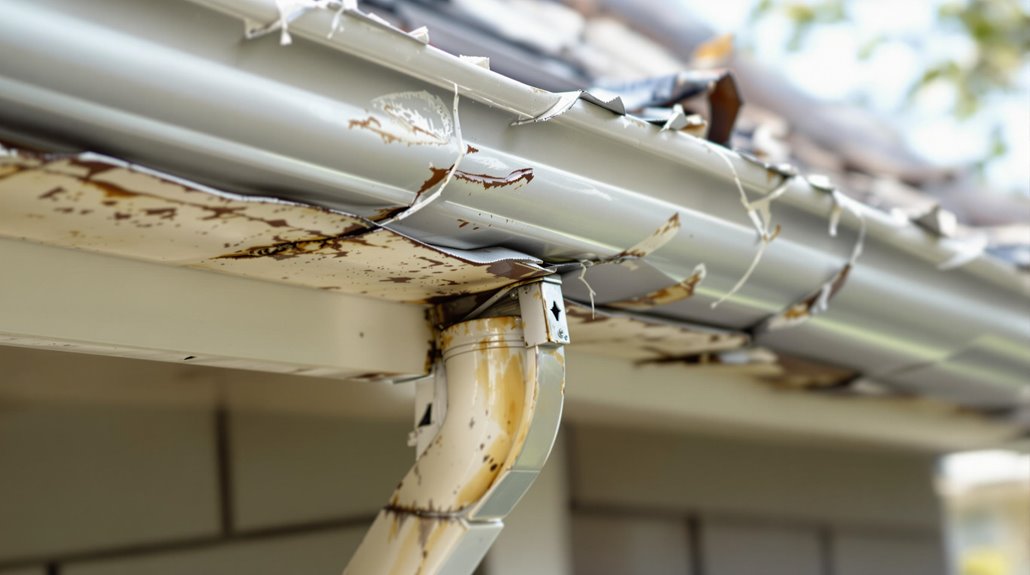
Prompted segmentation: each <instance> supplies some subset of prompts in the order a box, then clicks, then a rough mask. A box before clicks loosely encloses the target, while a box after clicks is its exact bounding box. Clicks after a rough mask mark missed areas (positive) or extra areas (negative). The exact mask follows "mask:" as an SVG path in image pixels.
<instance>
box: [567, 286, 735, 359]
mask: <svg viewBox="0 0 1030 575" xmlns="http://www.w3.org/2000/svg"><path fill="white" fill-rule="evenodd" d="M565 311H566V314H568V322H569V331H570V332H571V335H572V336H573V337H574V338H575V342H576V343H575V345H576V349H577V350H581V351H583V352H586V353H596V354H601V355H606V356H611V357H620V358H624V359H629V360H634V361H640V360H648V359H655V358H660V357H667V356H684V355H692V354H700V353H716V352H724V351H729V350H734V349H740V348H741V347H743V346H746V345H747V344H748V342H749V341H750V338H749V336H748V335H747V334H745V333H742V332H734V331H725V330H715V329H711V328H707V327H701V326H690V325H686V324H681V323H671V322H663V321H660V320H656V319H652V318H645V317H641V316H634V315H629V314H625V313H619V312H618V311H612V310H608V309H600V310H596V313H595V312H592V311H591V310H590V309H589V308H588V307H586V306H584V305H582V304H578V303H575V302H572V301H568V300H566V301H565Z"/></svg>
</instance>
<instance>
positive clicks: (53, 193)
mask: <svg viewBox="0 0 1030 575" xmlns="http://www.w3.org/2000/svg"><path fill="white" fill-rule="evenodd" d="M64 192H65V190H64V188H62V187H60V186H58V187H56V188H53V189H51V190H48V191H46V192H43V193H42V194H40V195H39V199H41V200H56V199H57V195H58V194H63V193H64Z"/></svg>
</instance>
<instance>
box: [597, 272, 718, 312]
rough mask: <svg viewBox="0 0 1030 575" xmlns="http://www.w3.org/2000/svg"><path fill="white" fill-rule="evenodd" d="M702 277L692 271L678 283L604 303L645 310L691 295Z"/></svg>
mask: <svg viewBox="0 0 1030 575" xmlns="http://www.w3.org/2000/svg"><path fill="white" fill-rule="evenodd" d="M703 277H704V276H703V274H701V273H700V272H694V273H693V274H691V275H690V277H688V278H687V279H685V280H683V281H681V282H680V283H677V284H673V285H671V286H668V287H664V288H661V289H658V290H655V291H653V292H650V293H647V294H644V295H642V296H637V297H633V298H630V299H626V300H622V301H616V302H610V303H607V304H605V305H606V306H608V307H615V308H619V309H627V310H646V309H651V308H653V307H655V306H659V305H666V304H670V303H675V302H678V301H682V300H685V299H687V298H689V297H691V296H693V295H694V290H695V289H696V288H697V284H699V283H701V279H702V278H703Z"/></svg>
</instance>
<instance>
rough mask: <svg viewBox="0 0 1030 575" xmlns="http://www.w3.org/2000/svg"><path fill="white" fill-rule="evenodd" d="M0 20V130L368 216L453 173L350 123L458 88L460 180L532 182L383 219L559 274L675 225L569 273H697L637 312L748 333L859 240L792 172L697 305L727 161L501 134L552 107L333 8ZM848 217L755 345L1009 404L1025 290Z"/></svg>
mask: <svg viewBox="0 0 1030 575" xmlns="http://www.w3.org/2000/svg"><path fill="white" fill-rule="evenodd" d="M0 5H2V8H3V14H4V17H3V18H2V19H0V52H2V53H4V54H5V57H4V58H3V59H2V60H0V130H3V131H4V132H6V133H7V135H8V136H10V137H12V138H19V139H21V140H26V139H30V140H34V141H37V142H40V143H43V144H48V145H54V144H56V145H62V146H67V147H69V148H72V149H89V150H93V151H98V152H103V153H108V154H111V155H115V156H118V157H121V158H124V159H127V160H130V161H134V162H138V163H141V164H144V165H148V166H151V167H154V168H157V169H163V170H167V171H169V172H172V173H176V174H178V175H180V176H183V177H188V178H190V179H193V180H197V181H201V182H203V183H207V184H211V185H216V186H218V187H220V188H222V189H227V190H229V191H235V192H239V193H249V194H265V195H273V196H277V197H282V198H287V199H292V200H296V201H308V202H313V203H318V204H321V205H325V206H331V207H338V208H342V209H346V210H348V211H351V212H356V213H359V214H362V215H366V216H371V215H373V214H376V213H378V212H380V211H381V210H382V209H385V208H393V207H397V206H401V205H407V204H409V203H411V202H412V200H413V198H414V197H415V195H416V194H415V191H416V190H418V189H419V188H420V186H421V185H422V184H423V183H424V182H425V181H426V180H427V176H428V175H430V170H429V168H430V167H435V168H437V169H439V168H446V167H448V166H450V165H451V164H452V163H454V162H455V160H456V159H457V158H459V157H460V154H462V153H463V152H462V150H459V149H458V146H455V145H453V144H452V143H450V142H448V143H447V144H440V145H407V144H405V143H398V142H393V143H389V142H386V141H384V139H383V138H381V137H380V136H378V135H376V134H375V133H372V132H370V131H368V130H363V129H356V128H354V127H353V124H352V121H360V120H362V119H367V118H369V117H370V114H372V102H373V100H375V99H376V98H379V97H382V96H384V95H389V94H396V93H399V92H413V91H421V90H427V91H429V92H430V93H431V94H433V95H435V96H436V97H437V98H439V100H440V101H441V102H443V103H444V104H445V105H446V107H447V109H448V110H449V109H450V106H451V103H452V98H453V94H454V92H455V90H457V92H458V94H459V97H460V100H459V119H460V121H461V131H462V137H463V140H460V141H461V142H463V143H464V144H465V145H467V146H471V147H474V148H475V149H476V150H477V151H476V153H468V154H465V155H464V157H463V158H462V159H461V163H460V169H461V171H462V172H465V173H467V174H473V175H475V174H488V175H490V176H496V177H498V178H501V179H503V178H504V176H506V175H509V174H513V173H515V172H516V171H518V170H529V169H531V170H532V175H533V177H532V179H531V180H530V181H523V182H521V183H520V184H519V185H518V186H507V185H502V186H500V187H493V188H490V187H487V188H485V187H484V186H483V185H481V183H477V182H476V181H474V179H472V178H467V179H461V178H455V179H454V180H453V181H451V182H450V183H449V184H448V185H447V187H446V189H445V190H444V192H443V194H442V197H440V198H438V199H437V200H436V201H434V202H432V203H430V204H428V205H427V206H426V207H425V208H424V209H423V210H421V211H420V212H419V213H417V214H416V215H414V216H412V217H410V218H408V219H405V220H404V221H403V222H400V223H398V224H395V227H397V229H399V230H401V231H403V232H405V233H407V234H410V235H412V236H414V237H417V238H419V239H421V240H423V241H426V242H429V243H434V244H437V245H443V246H448V247H457V248H476V247H484V246H496V245H503V246H506V247H509V248H513V249H518V250H521V251H523V252H525V253H528V254H531V255H533V256H537V257H540V258H541V259H544V260H545V261H548V262H552V263H560V262H567V261H577V260H582V259H588V258H597V257H605V256H611V255H614V254H617V253H619V252H620V251H622V250H624V249H625V248H627V247H628V246H632V245H634V244H636V243H637V242H639V241H640V240H641V239H642V238H645V237H647V236H648V235H649V234H651V233H652V232H653V231H654V230H655V228H656V227H658V226H659V225H661V224H662V222H664V221H666V220H667V219H668V218H669V216H670V215H672V214H679V218H680V221H681V223H682V229H681V230H680V231H679V233H678V234H677V235H676V236H675V237H673V238H672V240H671V241H670V242H669V243H668V244H666V245H665V246H664V247H662V248H661V249H660V250H658V251H657V252H656V253H654V254H652V255H651V256H649V257H648V259H647V263H648V264H650V265H641V266H638V269H637V270H635V271H632V270H629V269H628V268H625V267H624V266H598V267H596V268H592V269H591V270H590V271H589V273H587V274H586V276H585V279H587V281H588V282H589V283H590V285H591V286H592V287H593V289H595V290H596V291H597V292H598V295H597V302H598V303H600V304H604V303H606V302H610V301H615V300H623V299H626V298H628V297H633V296H636V295H639V294H641V293H647V292H650V291H653V290H656V289H659V288H663V287H666V286H668V285H669V284H670V283H675V282H677V281H681V280H684V279H686V278H688V277H689V276H690V275H691V273H692V272H693V270H694V269H695V266H696V265H697V264H700V263H703V264H705V265H706V267H707V275H706V276H705V277H704V280H703V281H702V282H700V283H699V284H698V285H697V286H696V292H695V294H694V296H693V297H691V298H689V299H683V300H680V301H677V302H675V303H668V304H666V305H662V306H658V307H655V308H653V309H651V310H650V311H649V312H647V313H651V314H655V315H661V316H664V317H668V318H672V319H680V320H687V321H692V322H700V323H707V324H711V325H716V326H721V327H728V328H736V329H749V328H753V327H755V326H758V325H760V324H762V322H764V321H766V320H767V319H768V318H769V317H771V316H775V315H776V314H779V313H781V312H782V311H783V310H785V309H787V308H789V307H790V306H792V305H794V304H796V303H797V302H799V301H800V300H802V299H804V298H805V297H806V296H807V295H808V294H811V293H812V292H813V290H817V289H818V288H819V287H820V286H822V285H823V284H824V283H825V282H827V281H828V280H830V279H831V278H832V277H833V276H834V274H836V273H838V272H839V271H840V270H841V269H842V268H843V267H844V266H845V264H846V263H847V261H848V259H849V256H850V254H851V252H852V249H853V246H854V245H855V243H856V236H857V231H858V228H859V220H858V218H857V217H855V216H854V215H852V214H850V213H847V214H845V215H844V218H843V221H842V223H841V232H840V234H839V235H838V236H837V237H831V236H830V235H829V234H828V233H827V228H828V219H829V214H830V213H831V211H832V210H833V207H834V201H833V199H832V196H831V195H830V194H829V193H827V192H825V191H821V190H819V189H816V188H814V187H812V186H810V185H809V184H808V183H807V182H806V181H805V180H804V179H803V178H794V179H793V180H792V181H791V182H789V185H788V187H787V189H786V192H785V193H784V195H783V196H782V197H780V198H779V199H777V200H776V201H775V202H772V204H771V211H772V218H773V221H774V223H776V224H779V225H780V226H781V227H782V233H781V234H780V235H779V237H778V238H777V239H776V240H775V241H774V242H772V243H771V244H770V246H769V248H768V250H767V251H766V253H765V255H764V258H763V259H762V260H761V262H760V264H759V265H758V267H757V269H756V271H755V273H754V275H753V276H751V278H750V280H749V281H748V282H747V283H746V284H745V285H744V287H743V289H741V290H740V291H739V292H738V293H737V294H736V295H734V296H733V297H731V298H730V299H728V300H727V301H726V302H725V303H723V304H722V305H720V306H719V307H717V308H714V309H713V308H712V306H711V304H712V303H713V302H714V301H716V300H718V299H719V298H721V297H722V296H724V295H725V294H726V293H727V292H728V291H729V290H730V288H731V287H732V286H733V285H734V284H735V283H736V282H737V281H738V279H739V278H740V277H741V276H742V274H743V273H744V271H745V269H746V268H747V267H748V266H749V264H750V263H751V261H752V258H753V256H754V254H755V250H756V248H757V245H756V243H757V242H756V234H755V229H754V227H753V226H752V225H751V223H750V221H749V219H748V214H747V213H746V212H745V210H744V208H743V207H742V206H741V202H740V198H739V195H738V192H737V189H736V187H735V184H734V178H735V176H739V178H740V180H741V181H742V183H743V185H744V187H745V188H747V190H748V191H749V193H750V194H751V195H752V199H754V198H759V197H762V195H763V194H766V193H768V192H769V191H770V190H772V189H773V188H775V187H776V186H777V185H778V184H779V182H780V181H779V179H778V178H779V176H776V175H774V174H771V173H770V172H767V171H766V170H765V169H762V168H761V167H759V166H756V165H755V164H753V163H750V162H748V161H745V160H743V159H741V158H740V157H738V156H737V155H736V154H733V153H732V152H727V151H725V150H724V149H722V148H718V147H716V146H713V145H712V144H709V143H708V142H705V141H703V140H700V139H697V138H694V137H691V136H687V135H684V134H681V133H677V132H659V131H658V128H656V127H654V126H651V125H649V124H646V123H644V122H642V121H639V120H636V119H634V118H631V117H624V116H619V115H616V114H613V113H611V112H610V111H608V110H606V109H604V108H601V107H599V106H595V105H593V104H589V103H586V102H583V101H579V102H578V103H576V104H575V105H574V106H573V107H572V108H571V109H569V110H568V111H567V112H566V113H564V114H562V115H561V116H559V117H556V118H554V119H551V120H550V121H547V122H543V123H537V124H531V125H525V126H518V127H512V126H511V125H510V124H511V123H512V121H514V120H518V119H524V118H527V117H534V116H537V115H540V114H542V113H543V112H545V111H546V110H548V109H549V108H551V106H552V105H553V104H554V103H555V101H556V100H557V96H556V95H554V94H551V93H548V92H545V91H542V90H539V89H536V88H533V87H530V86H527V85H524V84H521V83H518V82H515V81H513V80H511V79H508V78H505V77H503V76H500V75H498V74H495V73H492V72H490V71H489V70H486V69H484V68H481V67H478V66H476V65H474V64H471V63H469V62H466V61H463V60H460V59H458V58H456V57H454V56H451V55H449V54H446V53H444V52H441V51H439V50H437V49H435V48H433V47H432V46H427V45H424V44H422V43H421V42H419V41H417V40H416V39H413V38H409V37H405V36H404V35H402V34H400V33H399V32H396V31H391V30H388V29H386V28H385V27H383V26H380V25H376V24H374V23H370V22H369V21H367V20H364V19H359V18H355V17H353V16H351V15H344V16H343V18H342V19H341V26H340V27H339V29H338V30H337V31H336V33H335V34H334V35H333V37H332V38H328V33H329V31H330V29H331V26H332V21H333V17H334V13H333V12H332V11H322V10H313V11H311V12H310V13H307V14H305V15H303V16H301V17H300V18H298V19H297V20H295V21H294V22H292V23H291V24H290V26H289V31H290V33H291V34H292V36H293V38H294V42H293V44H292V45H290V46H280V44H279V41H278V39H279V38H278V34H277V33H276V34H271V35H269V36H267V37H263V38H260V39H256V40H251V41H247V40H244V39H243V21H244V20H248V21H252V22H258V23H267V22H272V21H274V20H275V19H276V18H278V11H277V9H276V3H275V2H274V1H273V0H196V1H195V2H185V1H183V2H160V3H139V2H128V1H124V0H97V1H95V2H89V3H80V2H71V1H66V0H43V1H39V2H33V3H20V2H13V1H6V2H0ZM431 33H432V31H430V34H431ZM745 98H746V94H745ZM731 166H732V168H731ZM856 211H857V212H858V213H859V214H860V215H861V218H862V219H863V220H864V222H865V224H866V225H867V229H868V234H867V237H866V239H865V242H864V252H863V254H862V255H861V258H860V259H859V260H858V261H857V264H856V266H855V267H854V269H853V270H852V271H851V273H850V275H849V277H848V279H847V282H846V284H844V286H843V289H841V290H840V292H839V294H838V295H836V297H835V298H834V299H833V300H832V302H831V303H830V307H829V310H828V311H826V312H825V313H822V314H820V315H818V316H815V317H813V318H811V319H809V320H808V321H807V322H806V323H803V324H801V325H798V326H796V327H791V328H788V329H782V330H777V331H772V332H768V333H763V334H760V335H759V337H758V343H760V344H762V345H764V346H767V347H770V348H773V349H776V350H780V351H784V352H789V353H793V354H796V355H801V356H806V357H810V358H814V359H820V360H822V361H826V362H830V363H835V364H838V365H842V366H845V367H849V368H853V369H856V370H859V371H861V372H862V373H863V374H865V375H866V376H868V377H871V378H874V379H876V380H877V381H880V382H884V383H887V384H891V385H894V386H897V387H899V388H902V389H909V390H913V391H917V392H919V393H925V394H928V395H937V396H941V397H945V398H949V399H952V400H955V401H957V402H958V403H961V404H964V405H969V406H973V407H980V408H987V409H1011V408H1015V407H1017V406H1019V405H1026V402H1027V396H1028V394H1027V391H1026V390H1027V389H1028V387H1027V385H1026V382H1025V381H1024V379H1025V375H1026V374H1027V373H1030V352H1028V351H1027V350H1028V349H1030V320H1028V317H1030V299H1028V297H1027V294H1028V286H1027V282H1026V280H1025V278H1024V277H1022V276H1020V275H1019V274H1018V273H1017V272H1016V271H1014V270H1013V269H1011V268H1008V267H1006V266H1004V265H1002V264H1000V263H998V262H996V261H993V260H991V259H989V258H986V257H976V258H974V259H973V260H972V261H970V262H969V263H967V264H965V265H964V266H962V267H960V268H958V269H953V270H950V271H942V270H940V269H938V264H940V263H942V262H945V261H948V260H950V259H952V258H953V257H954V256H955V255H956V254H960V253H961V252H962V251H963V250H964V249H966V247H965V246H963V245H962V244H960V243H958V242H955V241H952V240H947V239H942V238H939V237H936V236H935V235H933V234H930V233H927V232H926V231H924V230H923V229H921V228H919V227H916V226H915V225H913V224H911V223H910V222H908V221H907V220H905V221H902V220H895V219H892V218H890V217H888V216H886V215H884V214H882V213H879V212H876V211H874V210H871V209H868V208H865V207H862V206H858V207H856ZM462 222H466V223H464V224H463V223H462ZM578 276H579V272H578V270H576V271H574V272H573V273H572V274H571V275H570V277H569V278H567V281H566V293H567V295H571V296H573V297H576V298H577V299H580V300H581V301H586V300H587V298H588V294H587V289H586V287H585V286H584V285H583V284H582V283H581V282H577V281H574V280H575V278H577V277H578Z"/></svg>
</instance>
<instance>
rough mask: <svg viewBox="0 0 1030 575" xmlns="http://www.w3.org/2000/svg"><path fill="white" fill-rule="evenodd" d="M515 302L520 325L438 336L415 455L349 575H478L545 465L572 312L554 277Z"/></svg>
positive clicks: (471, 325) (480, 323)
mask: <svg viewBox="0 0 1030 575" xmlns="http://www.w3.org/2000/svg"><path fill="white" fill-rule="evenodd" d="M513 293H514V295H516V296H517V300H518V313H520V316H515V315H501V316H497V317H481V318H478V319H472V320H467V321H462V322H460V323H457V324H454V325H452V326H450V327H448V328H447V329H445V330H443V332H442V333H441V334H440V338H439V343H440V347H441V350H442V354H443V360H442V364H440V365H438V367H437V369H436V372H435V374H434V377H433V379H431V380H427V381H425V382H420V383H419V384H418V385H420V386H421V387H420V389H419V390H418V394H417V398H416V406H415V408H416V417H417V419H418V421H417V423H416V426H417V427H416V430H415V433H414V439H415V442H416V444H417V457H418V458H417V460H416V461H415V465H414V466H413V467H412V468H411V470H409V471H408V473H407V474H406V475H405V476H404V478H403V479H402V480H401V482H400V483H399V484H398V485H397V488H396V489H395V490H394V493H393V496H392V497H391V498H390V501H389V503H388V504H387V505H386V506H385V507H384V508H383V509H382V510H381V511H380V512H379V514H378V516H377V517H376V519H375V521H374V522H373V524H372V527H371V528H370V529H369V531H368V533H367V534H366V535H365V538H364V540H363V541H362V543H361V546H360V547H359V548H358V550H357V552H356V553H355V555H354V557H353V558H352V559H351V561H350V564H349V565H348V566H347V568H346V570H345V571H344V573H345V574H350V575H373V574H379V573H382V574H386V573H390V574H396V575H400V574H416V573H417V574H421V575H429V574H434V573H447V574H454V575H461V574H468V573H472V572H473V571H474V570H475V568H476V566H477V565H479V562H480V561H481V560H482V558H483V556H484V555H485V554H486V552H487V550H488V549H489V548H490V545H491V544H492V543H493V541H494V539H496V537H497V535H498V534H499V533H500V531H501V528H502V527H503V519H504V517H505V516H507V515H508V514H509V513H510V512H511V510H512V509H513V508H514V507H515V505H516V504H517V503H518V501H519V499H521V497H522V495H523V494H525V492H526V491H527V490H528V489H529V487H530V486H531V485H532V484H533V481H534V480H535V479H536V477H537V475H538V474H539V473H540V470H541V469H542V468H543V466H544V463H545V462H546V461H547V456H548V454H549V453H550V451H551V447H552V445H553V444H554V438H555V435H556V434H557V432H558V422H559V420H560V419H561V411H562V401H563V396H564V385H565V352H564V349H563V347H562V346H563V345H564V344H566V343H568V341H569V340H568V328H567V327H566V323H565V309H564V304H563V301H562V295H561V288H560V284H559V283H558V282H557V281H555V280H551V279H545V280H543V281H539V282H535V283H532V284H529V285H525V286H522V287H520V288H518V289H517V291H515V292H513ZM502 307H503V306H502ZM512 311H515V310H512Z"/></svg>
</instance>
